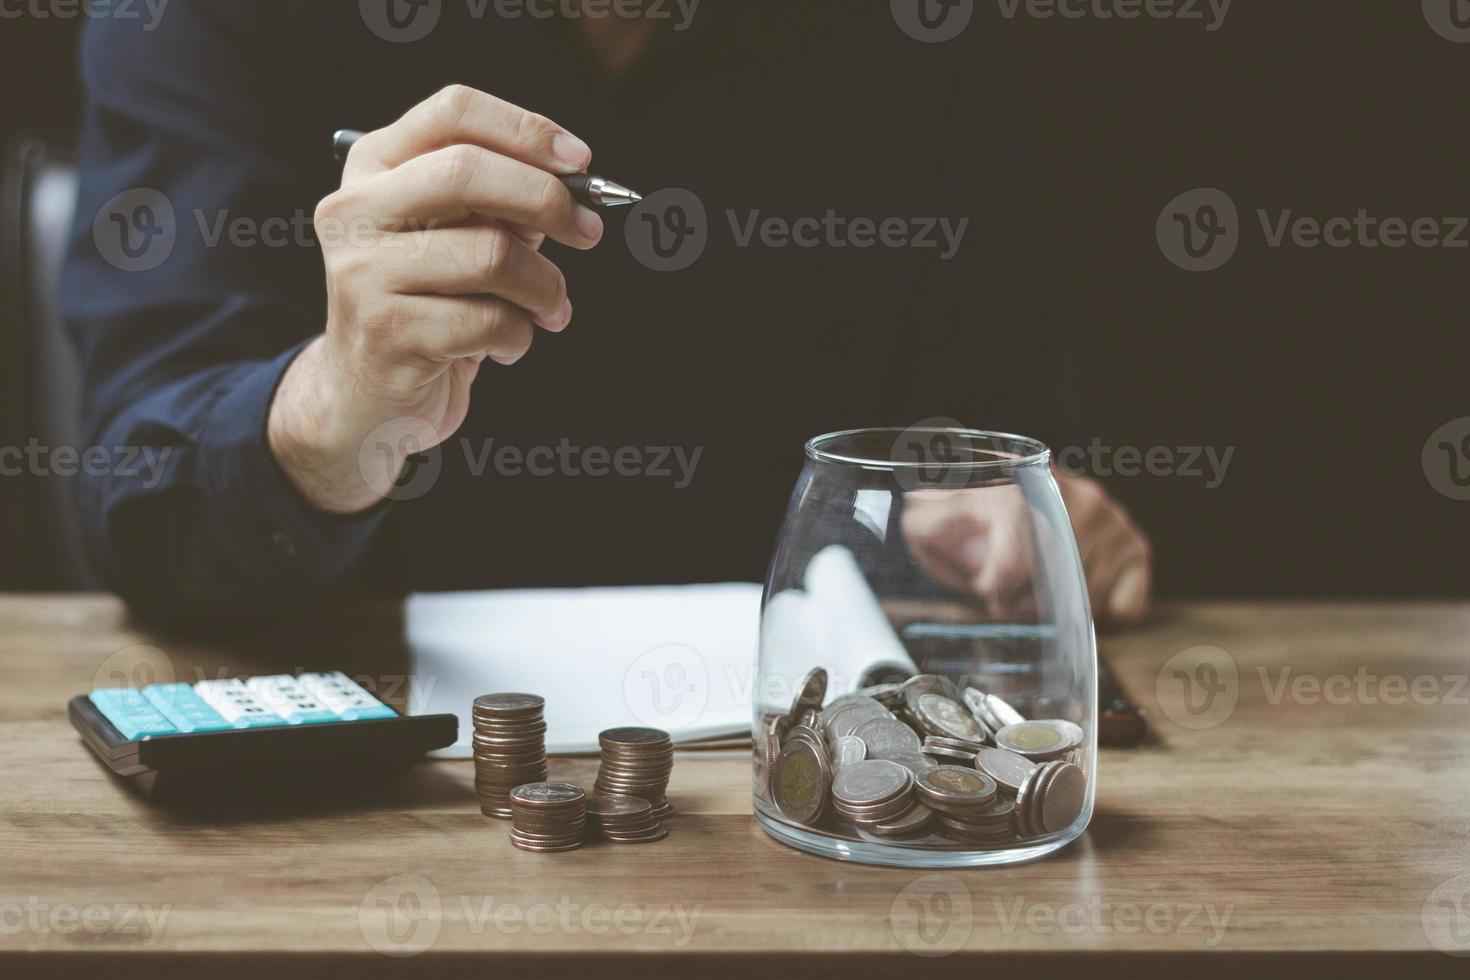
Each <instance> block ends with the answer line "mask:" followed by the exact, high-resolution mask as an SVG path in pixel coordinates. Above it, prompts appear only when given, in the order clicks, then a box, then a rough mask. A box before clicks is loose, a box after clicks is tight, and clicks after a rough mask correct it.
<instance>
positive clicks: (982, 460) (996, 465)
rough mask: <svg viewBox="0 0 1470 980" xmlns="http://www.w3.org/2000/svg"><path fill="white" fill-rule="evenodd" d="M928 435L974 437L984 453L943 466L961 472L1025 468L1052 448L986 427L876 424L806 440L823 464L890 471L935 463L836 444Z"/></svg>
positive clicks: (1043, 459)
mask: <svg viewBox="0 0 1470 980" xmlns="http://www.w3.org/2000/svg"><path fill="white" fill-rule="evenodd" d="M906 433H907V434H909V435H925V434H939V433H944V434H947V435H951V436H962V437H964V438H966V439H968V440H971V445H972V448H974V449H977V450H978V451H979V452H980V453H981V454H990V455H977V456H975V457H973V458H970V459H959V460H946V461H945V462H944V466H945V468H946V469H947V470H951V471H960V472H995V471H1010V470H1016V469H1021V468H1023V467H1030V466H1039V465H1045V464H1046V463H1047V462H1049V461H1050V459H1051V450H1050V449H1049V448H1047V446H1046V444H1045V443H1043V442H1041V441H1040V440H1039V439H1033V438H1031V437H1030V436H1022V435H1016V434H1015V433H1011V432H992V431H990V430H987V429H966V428H955V427H949V426H910V427H909V428H899V427H898V426H877V427H873V428H866V429H843V430H841V431H838V432H828V433H824V434H823V435H819V436H816V437H814V438H812V439H808V440H807V443H806V455H807V458H808V459H811V460H814V461H816V462H821V463H836V464H839V465H842V466H860V467H862V468H864V469H873V470H887V471H892V472H898V471H904V470H913V469H920V468H928V467H932V466H934V461H933V460H930V459H912V460H909V459H900V458H896V453H890V455H889V456H888V457H878V456H875V455H871V454H865V453H855V452H852V451H850V450H848V451H840V450H839V449H838V448H837V447H835V446H834V445H833V444H834V443H838V444H840V443H841V442H842V441H844V440H846V441H848V442H857V441H859V440H862V439H873V438H881V437H884V436H887V437H889V444H890V445H895V446H896V443H897V440H898V437H900V436H902V435H904V434H906Z"/></svg>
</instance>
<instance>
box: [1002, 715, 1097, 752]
mask: <svg viewBox="0 0 1470 980" xmlns="http://www.w3.org/2000/svg"><path fill="white" fill-rule="evenodd" d="M1082 737H1083V732H1082V729H1081V728H1080V727H1079V726H1077V725H1074V724H1073V723H1072V722H1070V721H1063V720H1061V719H1046V720H1042V721H1023V722H1020V723H1019V724H1015V725H1007V726H1005V727H1004V728H1002V729H1000V730H999V731H997V732H996V733H995V744H996V745H997V746H998V747H1000V748H1002V749H1008V750H1009V751H1011V752H1014V753H1016V754H1017V755H1023V756H1025V757H1026V758H1028V759H1033V760H1035V761H1037V762H1046V761H1050V760H1052V759H1057V758H1060V757H1061V756H1064V755H1066V754H1067V752H1068V751H1069V750H1071V749H1072V748H1073V747H1075V746H1077V745H1079V744H1080V743H1081V742H1082Z"/></svg>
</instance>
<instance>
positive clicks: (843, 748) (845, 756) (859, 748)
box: [832, 735, 868, 769]
mask: <svg viewBox="0 0 1470 980" xmlns="http://www.w3.org/2000/svg"><path fill="white" fill-rule="evenodd" d="M867 757H868V743H866V742H864V741H863V740H862V739H860V738H858V737H857V736H856V735H844V736H842V737H841V738H839V739H837V740H835V741H834V742H833V743H832V766H833V768H835V769H841V768H842V767H843V766H845V765H847V764H848V763H851V762H862V761H863V760H864V759H866V758H867Z"/></svg>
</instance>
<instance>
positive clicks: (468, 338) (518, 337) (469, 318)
mask: <svg viewBox="0 0 1470 980" xmlns="http://www.w3.org/2000/svg"><path fill="white" fill-rule="evenodd" d="M405 302H406V305H405V307H404V308H403V312H402V315H401V316H400V327H399V331H398V332H399V336H400V340H399V343H401V344H403V345H404V346H405V347H406V348H407V349H408V350H410V351H411V352H413V353H415V354H417V355H419V356H420V357H426V358H431V359H445V358H457V357H474V356H475V355H477V354H482V353H483V354H486V355H488V356H489V358H490V359H491V360H493V361H495V362H497V363H499V364H513V363H514V362H516V361H518V360H520V359H521V357H523V356H524V355H525V353H526V351H528V350H530V349H531V341H532V339H533V338H534V337H535V334H536V328H535V327H534V326H533V325H532V323H531V316H530V314H529V313H527V312H526V311H525V310H523V309H521V308H520V307H518V306H516V305H515V304H514V303H509V302H506V301H505V300H503V299H499V298H497V297H494V296H474V297H448V296H415V297H413V298H411V299H408V300H406V301H405Z"/></svg>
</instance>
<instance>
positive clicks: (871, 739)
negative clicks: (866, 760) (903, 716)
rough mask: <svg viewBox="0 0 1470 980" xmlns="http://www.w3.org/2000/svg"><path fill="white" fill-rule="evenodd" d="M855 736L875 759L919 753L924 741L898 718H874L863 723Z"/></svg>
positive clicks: (854, 732) (855, 732) (855, 730)
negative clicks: (899, 754) (905, 753)
mask: <svg viewBox="0 0 1470 980" xmlns="http://www.w3.org/2000/svg"><path fill="white" fill-rule="evenodd" d="M853 734H854V735H856V736H857V737H858V738H860V739H862V740H863V742H864V744H866V745H867V747H868V755H869V756H871V757H872V758H874V759H886V758H888V757H890V756H891V755H893V754H895V753H904V752H917V751H919V747H920V746H922V745H923V744H924V743H923V740H922V739H920V738H919V736H918V733H917V732H915V731H914V730H913V729H912V728H910V727H909V726H907V725H905V724H904V723H903V722H901V721H899V720H898V719H897V718H892V717H889V718H873V719H870V720H868V721H865V722H863V723H862V724H861V725H859V726H858V727H857V728H856V729H854V730H853Z"/></svg>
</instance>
